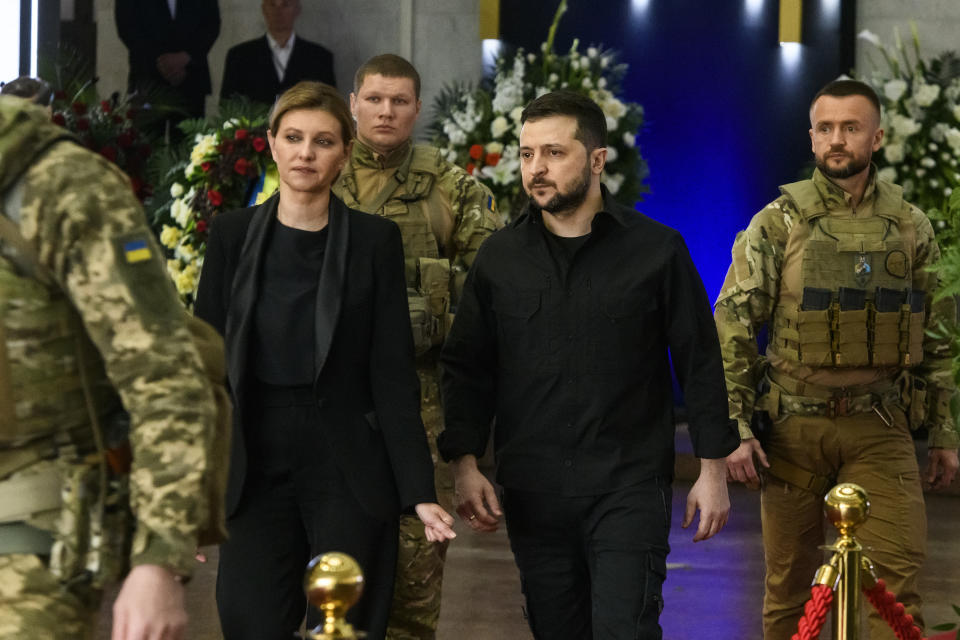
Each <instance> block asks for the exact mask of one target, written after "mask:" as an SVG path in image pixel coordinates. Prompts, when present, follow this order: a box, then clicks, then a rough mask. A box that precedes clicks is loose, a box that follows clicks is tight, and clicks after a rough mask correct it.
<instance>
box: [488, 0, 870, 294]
mask: <svg viewBox="0 0 960 640" xmlns="http://www.w3.org/2000/svg"><path fill="white" fill-rule="evenodd" d="M803 5H804V17H803V44H802V46H800V47H799V51H796V49H795V52H796V54H797V55H796V57H795V59H793V60H791V59H790V57H789V53H790V52H789V51H788V50H787V49H783V48H781V47H780V45H779V42H778V19H779V2H777V1H776V0H568V11H567V13H566V15H564V17H563V19H562V21H561V22H560V27H559V29H558V30H557V37H556V43H555V49H556V50H557V51H565V50H566V49H568V48H569V47H570V45H571V43H572V41H573V38H574V37H577V38H579V39H580V45H581V49H580V50H581V52H585V50H586V47H587V46H588V45H591V44H602V45H604V46H605V47H606V48H612V49H616V50H618V51H619V52H620V54H621V60H622V61H623V62H627V63H628V64H629V65H630V69H629V72H628V74H627V77H626V79H625V82H624V90H625V94H626V98H627V99H628V100H630V101H635V102H639V103H641V104H642V105H643V106H644V109H645V110H646V123H645V125H644V129H643V130H642V131H641V134H640V137H639V142H640V147H641V151H642V153H643V156H644V157H645V158H646V159H647V161H648V162H649V164H650V177H649V179H648V185H649V187H650V193H648V194H646V195H645V197H644V200H643V201H642V202H641V203H640V204H639V205H638V207H637V208H638V209H639V210H640V211H642V212H644V213H646V214H647V215H649V216H651V217H653V218H655V219H656V220H659V221H661V222H663V223H665V224H667V225H669V226H671V227H674V228H676V229H678V230H680V231H681V232H682V233H683V235H684V237H685V238H686V241H687V244H688V246H689V247H690V251H691V254H692V255H693V259H694V261H695V262H696V264H697V267H698V268H699V270H700V273H701V275H702V277H703V280H704V283H705V284H706V287H707V293H708V295H709V296H710V297H711V299H715V298H716V295H717V293H719V291H720V286H721V284H722V282H723V277H724V274H725V272H726V268H727V265H728V264H729V260H730V246H731V244H732V243H733V239H734V236H735V235H736V232H737V231H738V230H739V229H742V228H743V227H745V226H746V224H747V222H749V220H750V218H751V216H752V215H753V214H754V213H756V212H757V211H758V210H759V209H760V208H761V207H762V206H763V205H764V204H766V203H767V202H769V201H770V200H773V199H774V198H775V197H776V196H777V195H778V191H777V186H778V185H780V184H784V183H786V182H792V181H794V180H796V179H798V177H799V176H800V175H801V172H802V171H803V169H804V167H805V165H806V164H807V163H809V162H810V160H811V153H810V140H809V136H808V134H807V130H808V129H809V118H808V106H809V102H810V98H811V97H812V96H813V94H814V93H816V91H817V90H818V89H819V88H820V87H821V86H822V85H824V84H826V83H827V82H829V81H830V80H832V79H834V78H836V77H837V76H838V75H839V74H841V73H849V72H850V70H851V69H852V67H853V64H854V48H853V47H854V41H855V33H854V31H855V26H854V24H855V20H854V10H855V5H856V3H855V1H854V0H805V1H804V2H803ZM556 6H557V2H555V1H553V0H538V1H536V2H532V1H530V0H502V1H501V7H500V34H501V39H502V41H503V42H504V43H505V44H506V45H512V46H520V47H523V48H524V49H525V50H527V51H536V50H538V48H539V46H540V43H541V42H543V41H544V40H545V39H546V35H547V29H548V27H549V25H550V21H551V20H552V19H553V14H554V11H555V10H556Z"/></svg>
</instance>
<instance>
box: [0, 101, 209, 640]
mask: <svg viewBox="0 0 960 640" xmlns="http://www.w3.org/2000/svg"><path fill="white" fill-rule="evenodd" d="M0 211H2V215H0V232H2V233H0V638H2V639H4V640H6V639H13V638H21V639H22V638H28V637H29V638H54V639H58V638H71V639H75V638H85V637H89V635H90V634H91V633H92V625H93V618H94V615H95V613H96V611H97V608H98V601H99V597H100V591H101V588H102V587H103V586H104V584H105V583H107V582H109V581H111V580H113V579H115V578H118V577H120V575H122V572H123V570H124V568H125V567H126V566H127V563H129V565H132V567H133V568H132V569H131V570H130V572H129V575H127V577H126V580H125V581H124V584H123V588H122V589H121V591H120V594H119V596H118V597H117V600H116V603H115V604H114V607H113V614H114V630H113V636H112V637H113V639H114V640H140V639H141V638H165V639H166V638H182V637H184V629H185V625H186V612H185V609H184V602H183V586H182V585H181V580H182V579H183V578H185V577H187V576H189V575H190V573H191V570H192V567H193V565H194V560H193V556H194V551H195V549H196V547H197V543H198V540H197V534H198V527H199V525H200V523H201V522H202V521H204V519H205V518H206V514H207V513H208V503H207V502H206V501H205V500H204V499H202V498H201V483H202V482H203V480H204V474H205V473H207V471H208V469H207V458H206V453H205V451H206V447H207V446H208V443H206V442H205V438H206V437H207V434H208V432H209V426H210V424H211V423H212V421H213V419H214V415H215V405H214V399H213V394H212V391H211V386H210V383H209V382H208V379H207V377H206V374H205V372H204V368H203V364H202V362H201V358H200V355H199V353H198V351H197V349H196V347H195V346H194V343H193V341H192V339H191V335H190V332H189V331H188V329H187V326H186V324H185V318H186V315H185V313H184V310H183V308H182V307H181V306H180V303H179V301H178V299H177V296H176V293H175V292H174V290H173V287H172V285H171V283H170V281H169V279H168V276H167V275H166V272H165V270H164V268H163V261H162V254H161V253H160V251H159V250H158V249H157V245H156V244H155V242H154V240H153V237H152V234H151V231H150V229H149V228H148V226H147V222H146V220H145V218H144V215H143V212H142V210H141V209H140V206H139V204H138V202H137V199H136V197H135V196H134V194H133V192H132V190H131V188H130V183H129V181H128V180H127V178H126V177H125V176H124V175H123V173H121V171H120V170H119V169H118V168H117V167H115V166H114V165H112V164H110V163H108V162H107V161H106V160H104V159H103V158H101V157H100V156H98V155H96V154H94V153H91V152H90V151H87V150H86V149H84V148H82V147H81V146H80V145H78V144H75V143H74V141H73V140H72V139H70V138H69V137H68V134H67V133H66V132H65V131H64V130H63V129H61V128H59V127H57V126H55V125H53V124H51V123H50V122H49V115H48V114H47V112H46V111H45V110H44V109H41V108H39V107H36V106H33V105H30V104H29V103H28V102H27V101H25V100H23V99H20V98H14V97H8V96H0ZM131 454H132V468H130V461H131ZM131 515H132V518H131V517H129V516H131ZM131 534H132V535H131Z"/></svg>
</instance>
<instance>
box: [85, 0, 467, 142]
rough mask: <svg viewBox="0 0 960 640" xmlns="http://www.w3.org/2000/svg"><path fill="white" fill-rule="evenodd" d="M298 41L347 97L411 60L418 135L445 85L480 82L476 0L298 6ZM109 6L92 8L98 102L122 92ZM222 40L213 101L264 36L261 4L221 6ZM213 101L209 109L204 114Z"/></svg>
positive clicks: (321, 0)
mask: <svg viewBox="0 0 960 640" xmlns="http://www.w3.org/2000/svg"><path fill="white" fill-rule="evenodd" d="M301 2H302V5H303V12H302V13H301V15H300V19H299V20H298V22H297V33H298V34H300V35H302V36H303V37H305V38H307V39H309V40H313V41H316V42H320V43H321V44H323V45H324V46H325V47H327V48H328V49H330V50H331V51H333V52H334V56H335V58H334V60H335V65H336V74H337V86H338V87H339V88H340V89H341V90H342V91H343V93H344V95H345V96H346V95H347V93H348V92H349V90H350V89H351V88H352V85H353V73H354V71H355V70H356V68H357V67H358V66H359V65H360V64H362V63H363V62H364V61H365V60H366V59H367V58H369V57H371V56H373V55H376V54H378V53H398V54H400V55H403V56H404V57H406V58H408V59H410V60H411V61H412V62H413V64H414V66H416V67H417V69H418V70H419V72H420V75H421V76H422V80H423V88H422V92H421V93H422V96H421V97H422V100H423V108H424V113H423V114H422V116H421V118H420V123H419V126H418V129H417V132H418V133H419V134H421V135H422V134H423V131H424V128H425V125H426V124H427V122H428V121H429V117H430V114H431V112H432V107H433V99H434V97H435V96H436V94H437V93H438V92H439V90H440V89H441V88H442V87H443V86H444V85H445V84H447V83H451V82H454V81H462V80H479V79H480V74H481V41H480V38H479V35H478V26H477V15H478V2H477V0H301ZM113 10H114V0H96V20H97V33H98V38H97V63H98V64H97V66H98V69H97V71H98V74H99V76H100V92H101V94H104V95H106V94H109V93H111V92H113V91H122V90H124V89H125V88H126V77H127V62H126V60H127V51H126V49H125V48H124V46H123V43H121V42H120V39H119V37H118V36H117V31H116V24H115V22H114V19H113ZM220 19H221V27H220V37H219V38H218V39H217V42H216V44H214V46H213V49H211V51H210V56H209V62H210V68H211V72H212V75H213V96H217V95H219V92H220V81H221V78H222V72H223V62H224V59H225V58H226V55H227V49H229V48H230V47H231V46H232V45H234V44H236V43H238V42H242V41H243V40H248V39H250V38H255V37H258V36H259V35H261V34H262V33H263V32H264V26H263V18H262V16H261V13H260V0H220ZM215 108H216V99H215V97H212V98H211V99H210V100H209V101H208V109H207V111H208V113H209V112H211V111H212V110H213V109H215Z"/></svg>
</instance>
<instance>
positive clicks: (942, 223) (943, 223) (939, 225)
mask: <svg viewBox="0 0 960 640" xmlns="http://www.w3.org/2000/svg"><path fill="white" fill-rule="evenodd" d="M946 228H947V223H946V221H945V220H937V229H946Z"/></svg>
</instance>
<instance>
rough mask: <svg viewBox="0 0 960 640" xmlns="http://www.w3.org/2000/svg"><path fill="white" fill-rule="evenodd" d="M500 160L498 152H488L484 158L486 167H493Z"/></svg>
mask: <svg viewBox="0 0 960 640" xmlns="http://www.w3.org/2000/svg"><path fill="white" fill-rule="evenodd" d="M498 162H500V154H499V153H488V154H487V158H486V163H487V166H488V167H495V166H497V163H498Z"/></svg>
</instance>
